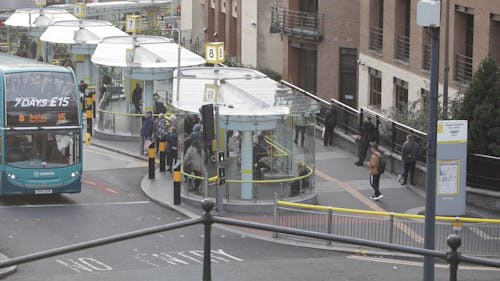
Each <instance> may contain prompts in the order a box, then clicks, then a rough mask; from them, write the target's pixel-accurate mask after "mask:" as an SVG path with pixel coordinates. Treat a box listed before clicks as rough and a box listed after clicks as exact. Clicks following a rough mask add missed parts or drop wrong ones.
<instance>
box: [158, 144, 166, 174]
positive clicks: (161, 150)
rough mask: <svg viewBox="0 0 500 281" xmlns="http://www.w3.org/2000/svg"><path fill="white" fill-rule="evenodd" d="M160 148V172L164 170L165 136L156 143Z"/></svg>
mask: <svg viewBox="0 0 500 281" xmlns="http://www.w3.org/2000/svg"><path fill="white" fill-rule="evenodd" d="M158 148H159V150H160V172H165V170H166V169H165V137H162V138H161V139H160V144H159V145H158Z"/></svg>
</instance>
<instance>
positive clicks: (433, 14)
mask: <svg viewBox="0 0 500 281" xmlns="http://www.w3.org/2000/svg"><path fill="white" fill-rule="evenodd" d="M440 4H441V3H440V1H431V0H421V1H419V3H418V6H417V24H418V25H419V26H425V27H430V28H431V36H432V48H431V77H430V80H431V81H430V82H431V83H430V93H429V117H428V128H429V129H428V134H427V167H426V171H427V173H426V175H427V176H426V185H425V229H424V233H425V235H424V248H425V249H429V250H434V248H435V237H434V236H435V228H436V217H435V216H436V145H437V143H436V142H437V141H436V138H437V121H438V83H439V31H440V29H439V26H440V21H441V8H440ZM423 280H424V281H434V257H432V256H424V274H423Z"/></svg>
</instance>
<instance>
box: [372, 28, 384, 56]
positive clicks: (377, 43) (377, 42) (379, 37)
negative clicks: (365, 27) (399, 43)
mask: <svg viewBox="0 0 500 281" xmlns="http://www.w3.org/2000/svg"><path fill="white" fill-rule="evenodd" d="M383 46H384V29H382V28H380V27H372V28H371V29H370V45H369V48H370V50H373V51H376V52H378V53H382V51H383Z"/></svg>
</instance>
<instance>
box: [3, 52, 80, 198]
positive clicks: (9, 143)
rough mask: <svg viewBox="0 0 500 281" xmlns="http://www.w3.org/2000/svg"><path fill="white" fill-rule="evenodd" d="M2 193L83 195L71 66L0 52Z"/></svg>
mask: <svg viewBox="0 0 500 281" xmlns="http://www.w3.org/2000/svg"><path fill="white" fill-rule="evenodd" d="M0 102H1V104H2V106H1V107H0V108H1V109H0V112H1V118H0V128H1V130H0V145H1V147H0V154H1V155H0V159H1V161H2V162H1V171H0V195H14V194H56V193H77V192H80V191H81V175H82V142H81V136H82V126H81V122H82V121H81V114H80V109H79V106H80V105H79V96H78V91H77V84H76V81H75V75H74V73H73V71H72V70H71V69H69V68H66V67H62V66H55V65H51V64H46V63H41V62H38V61H35V60H30V59H24V58H20V57H16V56H11V55H6V54H0Z"/></svg>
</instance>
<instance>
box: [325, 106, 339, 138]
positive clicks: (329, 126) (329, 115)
mask: <svg viewBox="0 0 500 281" xmlns="http://www.w3.org/2000/svg"><path fill="white" fill-rule="evenodd" d="M336 125H337V111H336V110H335V108H334V105H333V104H332V105H331V106H330V109H328V111H327V112H326V116H325V137H324V138H323V144H324V145H325V146H327V145H329V146H333V133H334V129H335V126H336Z"/></svg>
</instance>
